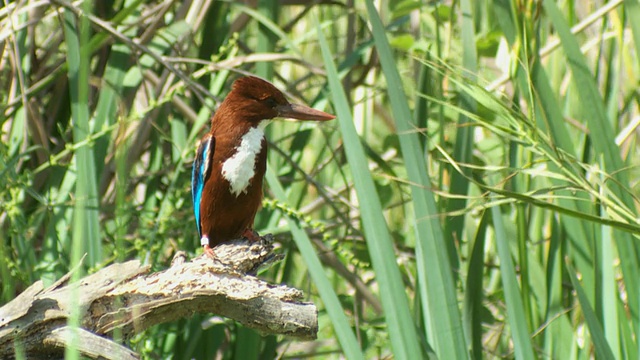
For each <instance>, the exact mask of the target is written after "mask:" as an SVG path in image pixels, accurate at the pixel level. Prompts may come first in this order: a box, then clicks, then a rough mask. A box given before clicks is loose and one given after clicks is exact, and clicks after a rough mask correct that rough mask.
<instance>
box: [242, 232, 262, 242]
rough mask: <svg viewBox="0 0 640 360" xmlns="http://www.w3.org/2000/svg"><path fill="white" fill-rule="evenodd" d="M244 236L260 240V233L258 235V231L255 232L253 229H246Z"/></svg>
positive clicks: (248, 238)
mask: <svg viewBox="0 0 640 360" xmlns="http://www.w3.org/2000/svg"><path fill="white" fill-rule="evenodd" d="M242 236H243V237H245V238H246V239H247V240H249V241H258V240H260V235H258V233H257V232H255V231H254V230H253V229H246V230H245V231H244V232H243V233H242Z"/></svg>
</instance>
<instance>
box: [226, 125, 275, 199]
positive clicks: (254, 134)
mask: <svg viewBox="0 0 640 360" xmlns="http://www.w3.org/2000/svg"><path fill="white" fill-rule="evenodd" d="M268 124H269V122H268V121H264V120H263V121H261V122H260V124H259V125H258V126H257V127H254V128H251V129H249V131H247V133H246V134H244V135H243V136H242V141H241V142H240V146H238V147H237V148H236V153H235V154H233V156H231V157H230V158H228V159H227V160H226V161H225V162H224V164H222V176H223V177H224V178H225V179H227V181H229V184H230V185H231V188H230V189H229V190H230V191H231V193H232V194H234V195H235V196H236V197H237V196H238V195H240V193H246V192H247V187H248V186H249V180H251V178H253V175H255V173H256V157H257V156H258V153H259V152H260V150H261V149H262V139H264V128H265V126H267V125H268Z"/></svg>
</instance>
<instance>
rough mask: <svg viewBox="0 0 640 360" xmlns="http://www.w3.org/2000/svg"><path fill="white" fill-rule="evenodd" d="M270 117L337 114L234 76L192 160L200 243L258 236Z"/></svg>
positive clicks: (318, 117) (328, 116) (322, 117)
mask: <svg viewBox="0 0 640 360" xmlns="http://www.w3.org/2000/svg"><path fill="white" fill-rule="evenodd" d="M274 118H291V119H298V120H316V121H324V120H331V119H334V118H335V116H333V115H331V114H327V113H325V112H322V111H319V110H315V109H312V108H309V107H306V106H303V105H296V104H291V103H289V101H287V99H286V98H285V97H284V95H283V94H282V92H280V91H279V90H278V89H277V88H276V87H275V86H273V85H272V84H271V83H269V82H267V81H265V80H262V79H260V78H257V77H252V76H250V77H243V78H240V79H238V80H236V81H235V82H234V84H233V86H232V89H231V92H229V94H228V95H227V97H226V98H225V99H224V101H223V102H222V104H221V105H220V107H219V108H218V111H216V113H215V115H214V116H213V118H212V119H211V131H210V132H209V133H208V134H207V135H205V136H204V138H203V139H202V140H201V141H200V145H199V146H198V150H197V152H196V157H195V159H194V161H193V172H192V176H191V193H192V194H191V195H192V199H193V208H194V209H193V210H194V214H195V217H196V226H197V228H198V234H199V236H200V244H201V245H202V246H203V247H204V251H205V253H207V254H208V255H209V256H211V257H214V253H213V250H212V248H213V247H215V246H216V245H218V244H220V243H223V242H225V241H228V240H232V239H237V238H240V237H246V238H248V239H250V240H257V239H258V237H257V234H256V233H255V232H254V231H253V221H254V218H255V216H256V213H257V212H258V209H259V208H260V205H261V203H262V180H263V177H264V173H265V170H266V168H267V142H266V139H265V137H264V128H265V127H266V126H267V124H268V123H269V122H270V120H272V119H274Z"/></svg>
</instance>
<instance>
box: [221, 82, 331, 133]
mask: <svg viewBox="0 0 640 360" xmlns="http://www.w3.org/2000/svg"><path fill="white" fill-rule="evenodd" d="M218 113H221V114H220V115H223V114H224V116H232V117H236V118H237V117H239V118H242V119H245V120H247V121H250V122H252V123H260V122H261V121H263V120H270V119H273V118H289V119H297V120H314V121H325V120H331V119H334V118H335V116H334V115H331V114H327V113H325V112H323V111H320V110H316V109H312V108H310V107H307V106H304V105H297V104H291V103H290V102H289V101H287V99H286V98H285V96H284V94H283V93H282V92H281V91H280V90H278V89H277V88H276V87H275V86H273V85H272V84H271V83H269V82H267V81H265V80H262V79H260V78H257V77H254V76H247V77H242V78H240V79H238V80H236V81H235V82H234V83H233V87H232V88H231V92H230V93H229V95H227V97H226V98H225V100H224V101H223V102H222V104H221V105H220V108H219V109H218Z"/></svg>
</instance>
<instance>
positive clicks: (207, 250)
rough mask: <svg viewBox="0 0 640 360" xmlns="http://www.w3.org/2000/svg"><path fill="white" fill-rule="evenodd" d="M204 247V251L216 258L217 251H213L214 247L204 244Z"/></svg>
mask: <svg viewBox="0 0 640 360" xmlns="http://www.w3.org/2000/svg"><path fill="white" fill-rule="evenodd" d="M202 248H203V249H204V253H205V254H207V256H208V257H210V258H212V259H214V260H216V259H217V257H216V253H215V252H214V251H213V249H212V248H211V247H210V246H209V245H204V246H203V247H202Z"/></svg>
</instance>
